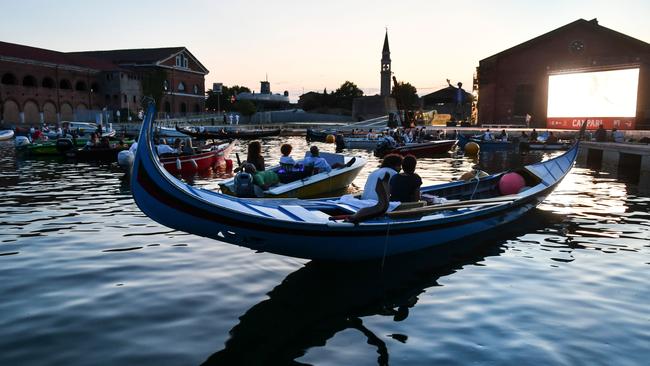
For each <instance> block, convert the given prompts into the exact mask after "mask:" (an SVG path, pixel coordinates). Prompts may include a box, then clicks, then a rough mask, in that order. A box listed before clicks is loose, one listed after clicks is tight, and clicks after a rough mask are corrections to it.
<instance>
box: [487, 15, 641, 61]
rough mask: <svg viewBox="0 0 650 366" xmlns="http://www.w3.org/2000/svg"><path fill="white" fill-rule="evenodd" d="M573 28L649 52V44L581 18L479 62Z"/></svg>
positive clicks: (531, 44)
mask: <svg viewBox="0 0 650 366" xmlns="http://www.w3.org/2000/svg"><path fill="white" fill-rule="evenodd" d="M574 27H587V28H591V29H592V30H595V31H600V32H608V33H610V34H612V35H614V36H616V37H619V38H621V39H625V40H627V41H631V42H634V43H637V44H639V45H640V46H641V47H647V48H648V49H649V50H650V44H648V43H646V42H643V41H641V40H639V39H636V38H634V37H630V36H628V35H626V34H623V33H620V32H617V31H615V30H613V29H609V28H607V27H603V26H602V25H599V24H598V19H596V18H594V19H592V20H585V19H582V18H581V19H578V20H576V21H574V22H571V23H569V24H566V25H563V26H562V27H560V28H557V29H554V30H552V31H550V32H548V33H544V34H542V35H541V36H538V37H535V38H533V39H530V40H528V41H526V42H523V43H520V44H518V45H516V46H513V47H510V48H508V49H507V50H504V51H501V52H499V53H496V54H494V55H492V56H490V57H486V58H484V59H483V60H481V61H487V60H489V59H491V58H496V57H499V56H503V55H505V54H509V53H512V52H515V51H518V50H520V49H523V48H527V47H531V46H533V45H536V44H537V43H539V42H542V41H544V40H547V39H549V38H551V37H553V36H555V35H557V34H559V33H561V32H563V31H565V30H567V29H569V28H574Z"/></svg>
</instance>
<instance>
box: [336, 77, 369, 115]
mask: <svg viewBox="0 0 650 366" xmlns="http://www.w3.org/2000/svg"><path fill="white" fill-rule="evenodd" d="M334 96H335V98H336V99H335V104H336V106H337V107H339V108H343V109H348V110H352V101H353V100H354V98H358V97H361V96H363V91H362V90H361V89H359V87H358V86H357V85H356V84H355V83H353V82H351V81H345V82H344V83H343V84H341V86H340V87H339V88H338V89H336V91H335V92H334Z"/></svg>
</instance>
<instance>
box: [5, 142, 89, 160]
mask: <svg viewBox="0 0 650 366" xmlns="http://www.w3.org/2000/svg"><path fill="white" fill-rule="evenodd" d="M59 140H67V141H72V140H70V139H59ZM59 140H51V141H38V142H34V143H29V140H27V139H26V138H25V139H16V152H18V153H21V154H26V155H30V156H58V155H61V147H57V146H58V145H59ZM87 142H88V139H87V138H78V139H76V140H75V146H77V147H82V146H84V145H86V143H87Z"/></svg>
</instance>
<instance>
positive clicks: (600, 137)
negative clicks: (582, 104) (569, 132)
mask: <svg viewBox="0 0 650 366" xmlns="http://www.w3.org/2000/svg"><path fill="white" fill-rule="evenodd" d="M594 136H595V137H596V142H605V141H607V130H605V128H604V127H603V124H602V123H601V124H600V126H598V129H596V133H594Z"/></svg>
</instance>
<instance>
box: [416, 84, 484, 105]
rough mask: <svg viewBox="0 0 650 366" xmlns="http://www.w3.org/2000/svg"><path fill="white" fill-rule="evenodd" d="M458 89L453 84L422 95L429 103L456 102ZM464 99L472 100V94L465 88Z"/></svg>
mask: <svg viewBox="0 0 650 366" xmlns="http://www.w3.org/2000/svg"><path fill="white" fill-rule="evenodd" d="M457 91H458V89H457V88H455V87H453V86H448V87H446V88H442V89H440V90H436V91H434V92H432V93H429V94H427V95H424V96H423V97H422V99H423V100H425V101H426V102H427V103H455V102H456V93H457ZM463 93H464V100H472V99H473V96H472V94H470V93H468V92H466V91H465V90H463Z"/></svg>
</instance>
